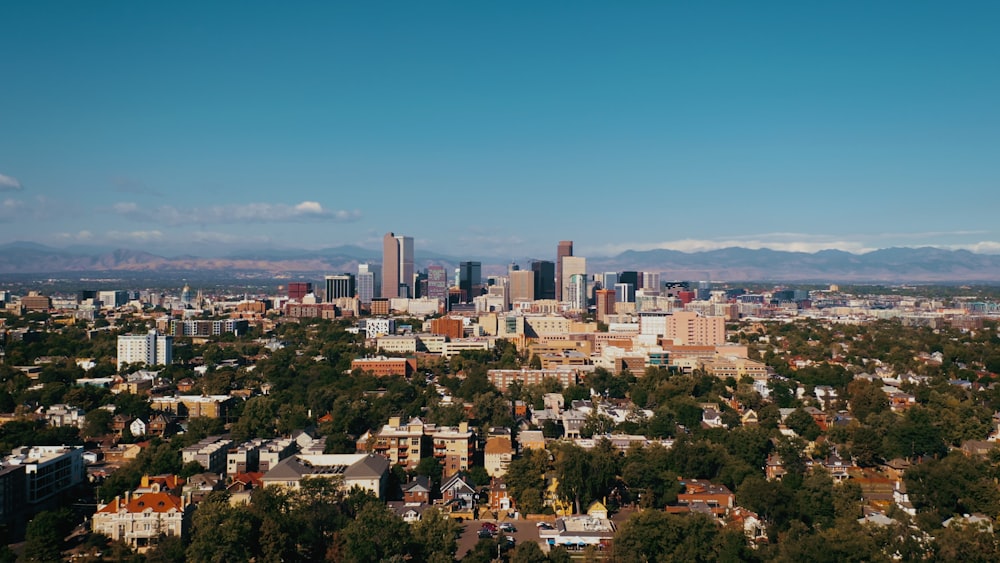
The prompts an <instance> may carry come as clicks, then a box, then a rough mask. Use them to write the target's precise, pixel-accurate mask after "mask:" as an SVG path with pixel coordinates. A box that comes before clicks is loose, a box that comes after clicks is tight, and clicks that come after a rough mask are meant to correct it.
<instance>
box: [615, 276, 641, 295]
mask: <svg viewBox="0 0 1000 563" xmlns="http://www.w3.org/2000/svg"><path fill="white" fill-rule="evenodd" d="M618 283H628V284H632V291H635V290H637V289H642V286H641V285H639V272H621V273H620V274H618Z"/></svg>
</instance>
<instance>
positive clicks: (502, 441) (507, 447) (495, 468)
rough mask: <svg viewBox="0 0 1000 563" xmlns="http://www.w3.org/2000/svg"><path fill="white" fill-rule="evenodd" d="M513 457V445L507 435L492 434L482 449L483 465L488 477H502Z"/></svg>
mask: <svg viewBox="0 0 1000 563" xmlns="http://www.w3.org/2000/svg"><path fill="white" fill-rule="evenodd" d="M513 458H514V447H513V445H512V444H511V440H510V437H508V436H492V437H490V438H488V439H487V440H486V446H485V447H484V449H483V465H484V466H485V467H486V473H488V474H489V475H490V477H502V476H504V475H506V474H507V467H509V466H510V462H511V460H512V459H513Z"/></svg>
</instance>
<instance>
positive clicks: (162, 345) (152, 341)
mask: <svg viewBox="0 0 1000 563" xmlns="http://www.w3.org/2000/svg"><path fill="white" fill-rule="evenodd" d="M173 361H174V337H173V336H165V335H162V334H160V333H159V332H157V331H156V330H151V331H149V332H148V333H146V334H123V335H120V336H118V369H121V368H122V366H125V365H126V364H135V363H142V364H146V365H147V366H158V365H164V366H165V365H170V364H171V363H172V362H173Z"/></svg>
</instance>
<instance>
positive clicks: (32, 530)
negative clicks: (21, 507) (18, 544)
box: [23, 509, 72, 563]
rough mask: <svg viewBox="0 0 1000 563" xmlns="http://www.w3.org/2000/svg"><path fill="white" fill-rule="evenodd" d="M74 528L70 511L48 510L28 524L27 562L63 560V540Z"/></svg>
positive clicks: (26, 540) (25, 545)
mask: <svg viewBox="0 0 1000 563" xmlns="http://www.w3.org/2000/svg"><path fill="white" fill-rule="evenodd" d="M71 528H72V520H71V515H70V513H69V511H68V510H66V509H60V510H46V511H42V512H39V513H38V515H37V516H35V517H34V518H32V519H31V521H30V522H28V528H27V530H26V532H25V536H24V553H23V558H24V560H25V561H44V562H46V563H48V562H51V561H61V560H62V546H63V538H65V537H66V535H67V534H68V533H69V531H70V529H71Z"/></svg>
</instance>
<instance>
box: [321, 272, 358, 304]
mask: <svg viewBox="0 0 1000 563" xmlns="http://www.w3.org/2000/svg"><path fill="white" fill-rule="evenodd" d="M356 294H357V289H356V286H355V282H354V274H343V275H339V276H326V301H327V303H329V302H331V301H333V300H334V299H340V298H341V297H354V296H355V295H356Z"/></svg>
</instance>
